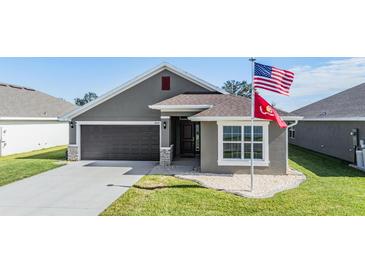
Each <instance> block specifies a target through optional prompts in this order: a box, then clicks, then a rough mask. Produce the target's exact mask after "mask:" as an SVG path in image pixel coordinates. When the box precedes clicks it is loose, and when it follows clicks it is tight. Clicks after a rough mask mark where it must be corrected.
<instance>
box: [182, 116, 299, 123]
mask: <svg viewBox="0 0 365 274" xmlns="http://www.w3.org/2000/svg"><path fill="white" fill-rule="evenodd" d="M281 118H282V119H283V120H286V121H299V120H302V119H303V117H300V116H281ZM189 120H191V121H196V122H198V121H207V122H208V121H248V120H251V116H192V117H189ZM254 120H257V121H261V120H263V119H259V118H255V119H254Z"/></svg>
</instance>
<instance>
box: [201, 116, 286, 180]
mask: <svg viewBox="0 0 365 274" xmlns="http://www.w3.org/2000/svg"><path fill="white" fill-rule="evenodd" d="M200 124H201V156H200V157H201V171H202V172H209V173H210V172H211V173H246V174H247V173H250V167H249V166H218V163H217V161H218V125H217V122H201V123H200ZM286 149H287V145H286V129H281V128H279V127H278V126H277V125H276V124H274V123H270V125H269V161H270V165H269V166H268V167H255V173H256V174H286V172H287V163H286Z"/></svg>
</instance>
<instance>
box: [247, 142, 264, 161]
mask: <svg viewBox="0 0 365 274" xmlns="http://www.w3.org/2000/svg"><path fill="white" fill-rule="evenodd" d="M253 157H254V159H260V160H263V158H264V155H263V152H262V144H253ZM244 159H251V144H248V143H246V144H245V146H244Z"/></svg>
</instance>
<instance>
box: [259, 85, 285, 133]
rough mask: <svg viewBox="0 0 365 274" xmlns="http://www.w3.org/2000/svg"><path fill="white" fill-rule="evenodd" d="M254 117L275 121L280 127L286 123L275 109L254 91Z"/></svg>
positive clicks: (283, 126)
mask: <svg viewBox="0 0 365 274" xmlns="http://www.w3.org/2000/svg"><path fill="white" fill-rule="evenodd" d="M255 117H256V118H261V119H265V120H272V121H276V122H277V123H278V125H279V127H281V128H286V127H288V125H287V124H286V123H285V122H284V121H283V120H282V119H281V118H280V116H279V114H278V113H277V111H276V110H275V109H274V108H273V107H272V106H271V105H270V104H269V103H268V102H267V101H266V100H265V99H264V98H262V97H261V96H260V95H258V94H257V93H256V92H255Z"/></svg>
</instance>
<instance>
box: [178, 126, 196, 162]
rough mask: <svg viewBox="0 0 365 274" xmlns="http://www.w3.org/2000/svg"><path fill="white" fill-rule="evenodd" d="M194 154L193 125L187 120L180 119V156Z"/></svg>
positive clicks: (191, 155)
mask: <svg viewBox="0 0 365 274" xmlns="http://www.w3.org/2000/svg"><path fill="white" fill-rule="evenodd" d="M194 155H195V126H194V123H192V122H191V121H189V120H181V156H185V157H186V156H187V157H189V156H190V157H193V156H194Z"/></svg>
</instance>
